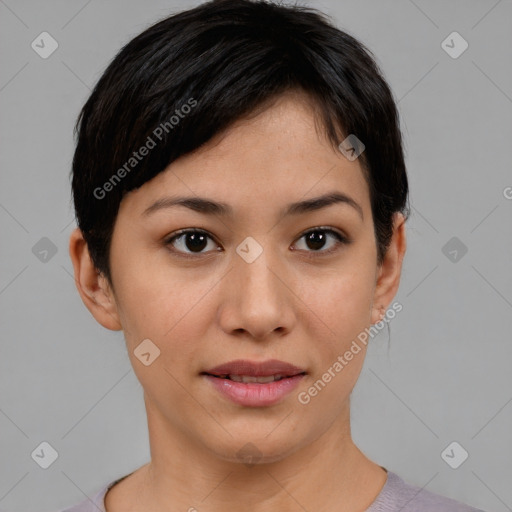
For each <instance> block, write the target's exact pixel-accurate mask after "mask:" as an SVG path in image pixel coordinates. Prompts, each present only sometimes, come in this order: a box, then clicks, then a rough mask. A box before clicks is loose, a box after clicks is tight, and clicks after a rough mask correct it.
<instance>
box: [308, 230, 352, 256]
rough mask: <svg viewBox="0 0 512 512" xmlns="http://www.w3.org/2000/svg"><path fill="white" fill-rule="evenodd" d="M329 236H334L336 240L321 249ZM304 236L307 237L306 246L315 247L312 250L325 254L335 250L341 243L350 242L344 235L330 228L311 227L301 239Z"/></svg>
mask: <svg viewBox="0 0 512 512" xmlns="http://www.w3.org/2000/svg"><path fill="white" fill-rule="evenodd" d="M329 236H330V237H331V239H332V238H334V242H333V243H332V244H331V247H330V248H328V249H325V250H322V251H321V250H320V249H322V248H323V247H324V246H325V244H326V242H327V240H328V237H329ZM303 238H304V239H305V243H306V246H308V248H312V249H313V251H312V252H321V253H324V254H325V253H331V252H333V251H335V250H336V249H337V248H338V246H339V245H340V244H343V243H347V242H348V240H347V239H346V238H345V237H344V236H343V235H341V234H340V233H338V232H337V231H334V230H333V229H329V228H315V229H311V230H309V231H307V232H306V233H304V234H303V235H302V236H301V237H300V238H299V240H302V239H303ZM308 252H309V251H308Z"/></svg>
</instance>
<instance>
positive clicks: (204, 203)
mask: <svg viewBox="0 0 512 512" xmlns="http://www.w3.org/2000/svg"><path fill="white" fill-rule="evenodd" d="M333 204H347V205H349V206H351V207H352V208H354V209H355V210H356V211H357V212H358V214H359V216H360V217H361V219H363V220H364V215H363V209H362V208H361V206H360V205H359V203H357V202H356V201H355V200H354V199H352V198H351V197H350V196H348V195H346V194H343V193H341V192H329V193H327V194H324V195H321V196H318V197H314V198H312V199H306V200H304V201H298V202H296V203H291V204H289V205H288V206H287V207H286V208H285V210H284V212H283V213H282V214H281V217H284V216H287V215H300V214H304V213H308V212H314V211H317V210H320V209H322V208H326V207H327V206H331V205H333ZM175 206H183V207H185V208H189V209H190V210H193V211H195V212H199V213H203V214H206V215H223V216H232V215H233V208H232V207H231V206H230V205H228V204H226V203H223V202H218V201H213V200H211V199H206V198H203V197H196V196H195V197H163V198H161V199H158V200H157V201H155V202H154V203H153V204H152V205H151V206H149V207H148V208H146V209H145V210H144V211H143V212H142V215H143V216H148V215H150V214H152V213H154V212H156V211H158V210H162V209H165V208H172V207H175Z"/></svg>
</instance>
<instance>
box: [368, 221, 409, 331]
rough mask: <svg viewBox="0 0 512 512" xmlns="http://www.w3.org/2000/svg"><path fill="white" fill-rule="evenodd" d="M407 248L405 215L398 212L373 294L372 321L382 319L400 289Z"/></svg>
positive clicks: (375, 321)
mask: <svg viewBox="0 0 512 512" xmlns="http://www.w3.org/2000/svg"><path fill="white" fill-rule="evenodd" d="M406 248H407V241H406V233H405V217H404V216H403V214H401V213H399V212H397V213H395V216H394V222H393V235H392V238H391V242H390V244H389V247H388V250H387V252H386V255H385V256H384V259H383V261H382V264H381V265H380V267H379V270H378V273H377V280H376V284H375V291H374V296H373V304H374V306H373V309H372V312H371V322H372V323H377V322H379V321H380V320H382V318H383V317H384V316H385V311H386V309H387V308H388V307H389V304H390V303H391V301H392V300H393V297H394V296H395V295H396V292H397V291H398V286H399V284H400V276H401V274H402V262H403V258H404V256H405V251H406Z"/></svg>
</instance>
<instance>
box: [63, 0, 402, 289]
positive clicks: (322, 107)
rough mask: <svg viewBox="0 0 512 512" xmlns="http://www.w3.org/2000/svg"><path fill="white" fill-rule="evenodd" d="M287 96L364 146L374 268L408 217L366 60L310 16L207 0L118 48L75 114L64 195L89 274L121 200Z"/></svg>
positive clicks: (306, 11)
mask: <svg viewBox="0 0 512 512" xmlns="http://www.w3.org/2000/svg"><path fill="white" fill-rule="evenodd" d="M291 90H296V91H302V92H305V93H306V94H307V95H308V97H309V98H311V100H313V104H314V105H315V106H316V107H317V111H318V113H320V119H321V122H322V123H321V124H322V126H323V128H324V132H325V135H326V136H327V138H328V140H329V141H330V142H331V143H332V145H333V147H335V148H338V145H339V144H340V142H341V141H343V140H344V139H345V138H346V137H347V136H348V135H349V134H354V135H356V137H357V138H358V139H359V140H361V141H362V142H363V144H364V145H365V149H364V152H363V153H362V154H361V155H360V157H359V158H360V161H361V165H362V167H363V170H364V173H365V178H366V181H367V182H368V185H369V190H370V201H371V208H372V215H373V222H374V226H375V237H376V244H377V254H378V257H377V259H378V263H379V264H380V263H381V262H382V259H383V257H384V255H385V253H386V251H387V248H388V247H389V243H390V240H391V235H392V228H393V225H392V221H393V214H394V213H395V212H402V213H403V214H404V215H405V216H406V217H408V215H409V210H408V206H407V205H406V203H407V196H408V181H407V174H406V168H405V162H404V155H403V149H402V137H401V131H400V125H399V116H398V112H397V108H396V105H395V101H394V99H393V95H392V92H391V90H390V88H389V86H388V84H387V83H386V80H385V79H384V77H383V74H382V72H381V71H380V69H379V67H378V65H377V63H376V62H375V59H374V56H373V54H372V53H371V52H370V50H368V49H367V48H366V47H365V46H364V45H363V44H362V43H361V42H359V41H358V40H356V39H355V38H354V37H353V36H351V35H349V34H348V33H346V32H344V31H342V30H340V29H338V28H336V27H335V26H334V25H333V24H332V23H331V21H330V19H329V18H328V17H327V16H326V15H325V14H323V13H321V12H319V11H318V10H316V9H313V8H310V7H305V6H298V5H293V6H291V5H288V6H287V5H282V4H277V3H272V2H269V1H264V0H213V1H209V2H206V3H203V4H201V5H199V6H198V7H195V8H193V9H189V10H186V11H182V12H179V13H177V14H174V15H171V16H169V17H167V18H165V19H163V20H161V21H159V22H157V23H156V24H154V25H152V26H150V27H149V28H148V29H146V30H145V31H144V32H142V33H141V34H139V35H138V36H137V37H135V38H134V39H132V40H131V41H130V42H128V44H126V45H125V46H124V47H123V48H122V49H121V50H120V51H119V53H118V54H117V55H116V56H115V58H114V59H113V60H112V62H111V63H110V64H109V66H108V67H107V69H106V70H105V72H104V73H103V75H102V76H101V78H100V79H99V81H98V83H97V84H96V86H95V88H94V90H93V91H92V93H91V95H90V97H89V98H88V100H87V102H86V103H85V105H84V106H83V108H82V110H81V112H80V114H79V116H78V119H77V122H76V126H75V136H76V149H75V153H74V157H73V165H72V171H71V173H72V192H73V200H74V205H75V213H76V220H77V224H78V227H79V228H80V229H81V231H82V232H83V235H84V239H85V241H86V242H87V245H88V248H89V252H90V255H91V259H92V261H93V263H94V265H95V267H96V269H97V270H99V271H100V272H101V273H103V274H104V275H105V276H106V277H107V279H108V280H109V282H110V283H111V272H110V270H111V268H110V262H109V252H110V242H111V238H112V233H113V228H114V224H115V220H116V217H117V213H118V210H119V205H120V203H121V200H122V199H123V196H124V194H125V193H126V192H128V191H130V190H133V189H136V188H138V187H140V186H142V185H143V184H144V183H145V182H147V181H149V180H151V179H152V178H153V177H155V176H156V175H157V174H159V173H160V172H162V171H163V170H164V169H165V168H166V167H167V166H168V165H169V164H170V163H171V162H173V161H174V160H176V159H177V158H179V157H180V156H182V155H185V154H186V153H189V152H192V151H194V150H196V149H197V148H199V147H200V146H202V145H203V144H204V143H206V142H208V141H209V140H210V139H211V138H212V137H213V136H215V135H216V134H219V133H220V132H222V131H223V130H225V129H226V128H228V127H229V126H230V125H231V124H232V123H233V122H235V121H237V120H238V119H240V118H242V117H244V116H247V115H249V114H251V113H255V112H257V111H259V110H260V109H264V108H265V107H266V106H268V105H269V104H271V103H272V102H273V101H274V100H275V99H277V98H278V97H279V96H280V95H281V94H283V93H284V92H287V91H291ZM143 147H145V148H146V150H145V151H143V150H142V148H143ZM139 151H140V153H141V154H139ZM134 152H135V153H134ZM142 153H144V154H142ZM105 197H107V199H105V200H104V198H105Z"/></svg>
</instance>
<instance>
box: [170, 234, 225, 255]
mask: <svg viewBox="0 0 512 512" xmlns="http://www.w3.org/2000/svg"><path fill="white" fill-rule="evenodd" d="M208 239H209V240H211V241H212V242H214V240H213V238H212V237H211V236H210V235H209V234H208V233H207V232H206V231H203V230H198V229H181V230H180V231H177V232H176V233H173V234H172V235H171V236H170V237H168V238H167V239H166V240H165V245H166V246H171V249H170V250H171V251H172V252H173V253H176V254H177V255H179V256H183V257H185V258H193V257H194V255H198V256H201V254H204V252H201V251H204V249H205V248H206V247H208ZM214 244H215V242H214ZM215 245H216V244H215ZM186 249H188V250H189V251H190V252H187V250H186ZM206 252H208V251H206Z"/></svg>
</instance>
